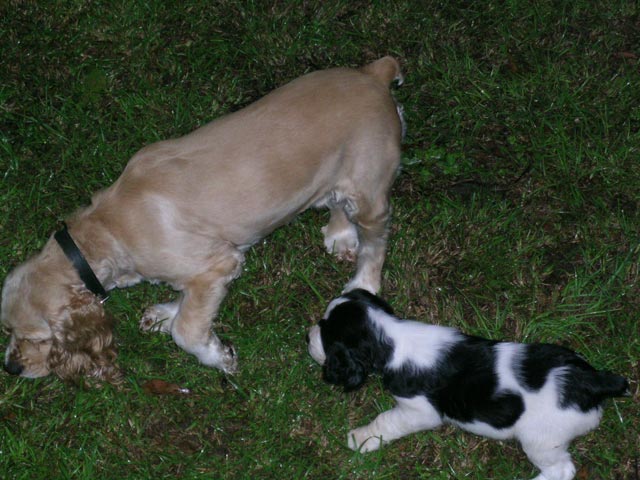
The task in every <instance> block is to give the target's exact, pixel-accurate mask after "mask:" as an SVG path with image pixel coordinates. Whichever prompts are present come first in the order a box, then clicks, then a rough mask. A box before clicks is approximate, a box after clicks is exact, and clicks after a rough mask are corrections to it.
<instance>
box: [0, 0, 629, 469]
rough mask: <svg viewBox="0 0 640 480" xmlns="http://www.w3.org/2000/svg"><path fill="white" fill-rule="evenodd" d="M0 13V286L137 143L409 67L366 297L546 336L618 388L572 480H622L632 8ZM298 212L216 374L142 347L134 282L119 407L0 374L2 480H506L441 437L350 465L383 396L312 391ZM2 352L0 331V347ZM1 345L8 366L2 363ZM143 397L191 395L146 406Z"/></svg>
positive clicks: (318, 277)
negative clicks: (234, 361) (294, 85)
mask: <svg viewBox="0 0 640 480" xmlns="http://www.w3.org/2000/svg"><path fill="white" fill-rule="evenodd" d="M176 5H179V6H174V5H173V4H172V2H163V1H160V0H146V1H145V2H121V1H115V2H77V1H65V2H47V1H42V2H35V1H18V0H8V1H7V2H3V3H0V279H4V277H5V276H6V274H7V273H8V272H9V270H10V269H11V268H12V267H13V266H15V265H17V264H18V263H20V262H22V261H24V260H25V259H26V258H27V257H28V256H29V255H31V254H33V253H35V252H36V251H37V250H38V249H39V248H40V247H41V246H42V245H43V244H44V242H45V241H46V239H47V238H48V236H49V235H50V234H51V232H52V231H54V229H55V228H56V227H57V225H58V222H59V221H60V220H61V219H63V218H64V217H65V216H66V215H68V214H69V213H71V212H72V211H73V210H75V209H76V208H78V207H79V206H81V205H85V204H87V203H88V202H89V199H90V196H91V194H92V193H93V192H95V191H96V190H97V189H100V188H102V187H105V186H107V185H109V184H110V183H112V182H113V181H114V180H115V179H116V178H117V177H118V175H119V174H120V172H121V171H122V169H123V168H124V166H125V164H126V162H127V160H128V159H129V158H130V156H131V155H132V154H133V153H134V152H136V151H137V150H138V149H139V148H141V147H142V146H143V145H145V144H148V143H151V142H154V141H156V140H159V139H164V138H169V137H175V136H178V135H182V134H184V133H187V132H189V131H191V130H193V129H195V128H196V127H198V126H199V125H202V124H204V123H206V122H207V121H209V120H211V119H213V118H216V117H218V116H220V115H223V114H225V113H227V112H230V111H234V110H237V109H239V108H241V107H243V106H245V105H247V104H248V103H250V102H252V101H254V100H256V99H257V98H259V97H260V96H262V95H264V94H265V93H267V92H268V91H270V90H272V89H273V88H275V87H276V86H279V85H281V84H283V83H285V82H287V81H288V80H290V79H293V78H294V77H296V76H299V75H301V74H304V73H305V72H309V71H312V70H315V69H321V68H327V67H333V66H359V65H362V64H364V63H366V62H369V61H371V60H373V59H376V58H378V57H380V56H383V55H386V54H391V55H394V56H396V57H397V58H398V59H399V60H400V61H401V63H402V66H403V70H404V72H405V76H406V82H405V84H404V85H403V86H402V87H401V88H399V89H397V90H396V91H395V95H396V97H397V98H398V100H399V101H400V102H401V103H402V104H403V105H404V108H405V112H406V120H407V123H408V135H407V138H406V140H405V145H404V147H403V168H402V171H401V173H400V175H399V177H398V179H397V181H396V183H395V186H394V190H393V205H394V218H393V224H392V226H391V235H390V242H389V251H388V257H387V262H386V265H385V270H384V274H383V294H384V296H385V298H387V300H389V302H390V303H391V304H392V305H393V306H394V308H395V309H396V311H397V312H398V313H400V314H401V315H402V316H405V317H411V318H417V319H419V320H422V321H425V322H430V323H437V324H443V325H454V326H457V327H460V328H462V329H464V330H465V331H467V332H469V333H472V334H477V335H483V336H488V337H491V338H507V339H512V340H517V341H524V342H534V341H544V342H557V343H559V344H563V345H566V346H569V347H571V348H574V349H576V350H578V351H580V352H581V353H583V354H584V356H586V358H587V359H588V360H589V361H590V363H592V364H593V365H594V366H596V367H598V368H606V369H610V370H614V371H616V372H618V373H621V374H623V375H625V376H627V377H628V378H629V379H630V380H631V386H632V393H633V397H632V398H627V399H621V400H617V401H616V402H615V403H614V402H612V403H610V404H608V405H607V408H606V411H605V415H604V418H603V421H602V424H601V426H600V428H599V429H598V430H596V431H594V432H592V433H590V434H589V435H587V436H586V437H583V438H581V439H579V440H577V441H576V442H575V443H574V444H573V447H572V449H571V452H572V454H573V456H574V459H575V462H576V465H577V466H578V468H579V475H578V478H579V479H580V480H584V479H589V480H638V478H639V476H638V468H639V467H638V463H639V461H640V460H639V458H640V454H639V448H640V447H639V446H638V445H639V443H640V439H639V436H640V433H639V432H640V409H639V408H638V382H637V380H638V377H639V375H640V372H639V370H640V362H639V360H640V340H639V327H638V317H639V314H640V301H639V300H638V299H639V298H640V296H639V293H640V292H639V285H638V277H639V275H640V271H639V264H640V242H639V233H638V232H639V228H640V198H639V193H638V192H639V191H640V10H639V8H640V7H639V5H638V2H637V1H629V0H610V1H607V2H591V1H589V0H575V1H573V2H568V1H550V0H543V1H540V2H528V1H524V0H511V1H497V0H489V1H478V2H470V1H464V0H454V1H449V2H446V1H441V2H432V1H425V0H422V1H417V0H415V1H411V0H399V1H394V2H391V1H389V2H383V1H380V2H378V1H376V2H364V1H347V0H331V1H325V2H319V1H318V2H312V1H302V0H291V1H276V2H261V1H258V0H251V1H237V0H236V1H232V0H221V1H217V2H199V1H195V0H187V1H185V2H180V3H179V4H178V3H176ZM327 218H328V215H327V213H326V212H315V211H314V212H307V213H305V214H303V215H302V216H300V217H299V218H297V219H296V220H295V221H293V222H292V223H291V224H290V225H287V226H286V227H284V228H281V229H280V230H278V231H276V232H275V233H274V234H273V235H271V236H270V237H268V238H267V239H266V241H265V242H263V243H261V244H259V245H258V246H256V247H255V248H253V249H252V250H251V251H250V252H249V254H248V256H247V263H246V267H245V272H244V274H243V275H242V276H241V277H240V278H239V279H238V280H237V281H236V282H235V283H233V284H232V286H231V289H230V293H229V296H228V297H227V299H226V300H225V302H224V304H223V307H222V310H221V314H220V317H219V318H218V319H217V320H216V329H217V331H218V332H219V333H220V334H221V336H222V337H223V338H224V339H225V340H227V341H230V342H232V343H233V344H234V345H235V346H236V347H237V350H238V354H239V356H240V372H239V374H238V375H236V376H234V377H225V376H224V375H223V374H221V373H220V372H218V371H214V370H210V369H208V368H206V367H203V366H201V365H199V364H198V363H197V361H196V360H195V358H194V357H192V356H189V355H187V354H186V353H184V352H183V351H181V350H180V349H179V348H178V347H177V346H175V345H174V344H173V342H172V341H171V340H170V339H169V338H168V337H165V336H161V335H143V334H142V333H141V332H139V331H138V327H137V323H138V318H139V317H140V316H141V314H142V312H143V310H144V308H145V307H147V306H149V305H151V304H153V303H156V302H158V301H160V300H167V299H169V298H171V295H172V292H171V291H170V290H168V289H166V288H163V287H161V286H151V285H149V284H143V285H140V286H137V287H135V288H131V289H127V290H120V291H117V292H114V294H113V295H112V298H111V300H110V301H109V302H108V304H107V310H108V311H109V313H110V314H112V315H113V316H114V317H115V318H116V319H117V327H116V337H117V339H118V346H119V352H120V353H119V363H120V365H121V366H122V368H123V369H124V370H125V372H126V383H125V385H124V388H122V389H119V390H117V389H114V388H112V387H105V388H102V389H83V388H78V387H76V386H73V385H66V384H64V383H62V382H61V381H59V380H58V379H56V378H44V379H38V380H26V379H20V378H14V377H10V376H9V375H6V374H1V375H0V478H3V479H13V478H15V479H28V480H35V479H58V478H60V479H71V478H73V479H98V478H99V479H121V478H136V479H137V478H141V479H144V478H154V479H158V478H184V479H200V478H202V479H204V478H215V479H222V478H237V479H243V478H254V479H298V478H311V479H371V478H376V479H383V478H386V479H399V478H402V479H414V478H416V479H417V478H422V479H430V480H439V479H478V480H487V479H495V480H502V479H513V478H530V477H532V476H534V473H535V472H534V469H533V467H532V466H531V465H530V464H529V462H528V461H527V459H526V458H525V456H524V454H523V453H522V451H521V450H520V449H519V447H518V446H517V445H516V444H514V443H510V442H494V441H488V440H486V439H483V438H479V437H476V436H473V435H471V434H467V433H463V432H460V431H458V430H455V429H453V428H448V427H447V428H444V429H441V430H438V431H435V432H425V433H421V434H417V435H412V436H410V437H407V438H404V439H402V440H400V441H398V442H396V443H394V444H392V445H390V446H389V447H388V448H385V449H383V450H382V451H379V452H375V453H371V454H367V455H360V454H357V453H354V452H351V451H350V450H348V449H347V448H346V434H347V431H348V430H349V429H350V428H354V427H356V426H360V425H362V424H364V423H365V422H369V421H370V420H371V419H372V418H373V417H374V416H375V415H376V414H377V413H378V412H380V411H382V410H385V409H388V408H389V407H390V406H391V405H392V404H393V400H392V398H391V397H390V395H388V394H386V393H385V392H384V391H383V390H382V388H381V384H380V382H379V381H378V379H376V378H373V379H372V381H370V382H369V385H368V386H367V387H366V388H364V389H363V390H362V391H359V392H357V393H354V394H344V393H342V392H341V391H339V390H338V389H336V388H333V387H330V386H328V385H326V384H324V383H323V382H322V381H321V378H320V377H321V372H320V368H319V367H318V366H317V365H315V364H314V362H313V361H312V359H311V358H310V357H309V356H308V355H307V353H306V344H305V334H306V331H307V329H308V328H309V326H310V325H312V323H313V322H314V321H316V320H317V319H318V318H319V316H320V315H321V314H322V312H323V311H324V309H325V307H326V304H327V302H328V301H329V300H330V299H331V298H332V297H334V296H336V295H337V294H339V292H340V291H341V289H342V286H343V285H344V284H345V283H346V281H347V280H348V279H349V276H350V274H351V272H352V268H353V266H352V265H349V264H343V263H339V262H337V261H336V260H335V259H334V258H333V257H331V256H330V255H328V254H327V253H326V252H325V251H324V248H323V246H322V236H321V233H320V227H321V225H323V224H324V223H326V220H327ZM7 340H8V337H7V336H6V335H4V334H2V335H0V345H1V346H2V349H4V345H6V342H7ZM2 351H3V350H2ZM151 379H161V380H164V381H166V382H170V383H174V384H177V385H179V386H180V387H183V388H188V389H189V390H190V392H191V393H190V394H186V395H156V394H151V393H147V391H146V390H145V389H144V388H143V387H144V385H145V384H146V382H148V381H149V380H151Z"/></svg>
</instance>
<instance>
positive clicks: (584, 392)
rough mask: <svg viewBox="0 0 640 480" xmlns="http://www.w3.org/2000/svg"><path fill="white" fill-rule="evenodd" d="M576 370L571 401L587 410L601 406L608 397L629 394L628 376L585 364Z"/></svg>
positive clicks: (569, 395)
mask: <svg viewBox="0 0 640 480" xmlns="http://www.w3.org/2000/svg"><path fill="white" fill-rule="evenodd" d="M576 367H577V368H576V369H575V370H574V375H573V381H574V382H575V384H574V387H573V388H572V389H571V392H570V393H569V392H568V391H566V392H565V393H567V394H568V397H571V400H569V398H566V397H565V399H566V400H569V402H570V403H577V404H578V405H579V406H580V407H581V409H582V410H584V411H587V410H591V409H592V408H595V407H598V406H600V405H601V404H602V403H603V402H604V401H605V400H606V399H608V398H614V397H624V396H627V395H629V382H628V381H627V379H626V378H624V377H622V376H620V375H617V374H615V373H612V372H608V371H606V370H602V371H598V370H596V369H594V368H593V367H591V366H590V365H589V367H590V368H585V367H584V366H583V365H579V366H576Z"/></svg>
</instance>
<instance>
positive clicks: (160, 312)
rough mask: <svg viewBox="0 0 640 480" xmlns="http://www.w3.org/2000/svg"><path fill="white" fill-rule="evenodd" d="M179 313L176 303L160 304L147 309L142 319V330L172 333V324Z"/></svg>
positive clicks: (140, 324)
mask: <svg viewBox="0 0 640 480" xmlns="http://www.w3.org/2000/svg"><path fill="white" fill-rule="evenodd" d="M177 313H178V306H177V304H176V303H160V304H158V305H153V306H151V307H149V308H147V309H146V310H145V311H144V314H143V315H142V318H141V319H140V323H139V326H140V330H142V331H143V332H163V333H169V332H170V331H171V323H172V322H173V319H174V318H175V316H176V314H177Z"/></svg>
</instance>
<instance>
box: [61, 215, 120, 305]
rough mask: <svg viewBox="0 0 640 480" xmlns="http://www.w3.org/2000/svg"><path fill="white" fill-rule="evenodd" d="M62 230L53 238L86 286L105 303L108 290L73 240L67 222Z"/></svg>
mask: <svg viewBox="0 0 640 480" xmlns="http://www.w3.org/2000/svg"><path fill="white" fill-rule="evenodd" d="M62 225H63V228H62V230H58V231H57V232H56V233H54V235H53V238H55V239H56V242H58V245H60V248H62V251H63V252H64V254H65V255H66V256H67V258H68V259H69V261H70V262H71V264H72V265H73V268H75V269H76V272H78V275H80V279H81V280H82V281H83V282H84V286H85V287H87V289H88V290H89V291H91V292H92V293H93V294H94V295H97V296H98V297H100V303H104V302H106V301H107V299H108V298H109V296H108V295H107V292H106V290H105V289H104V287H103V286H102V284H101V283H100V280H98V277H96V274H95V273H93V270H91V267H90V266H89V263H88V262H87V260H86V259H85V258H84V255H82V252H81V251H80V249H79V248H78V246H77V245H76V242H74V241H73V238H71V235H69V230H68V229H67V224H66V223H63V224H62Z"/></svg>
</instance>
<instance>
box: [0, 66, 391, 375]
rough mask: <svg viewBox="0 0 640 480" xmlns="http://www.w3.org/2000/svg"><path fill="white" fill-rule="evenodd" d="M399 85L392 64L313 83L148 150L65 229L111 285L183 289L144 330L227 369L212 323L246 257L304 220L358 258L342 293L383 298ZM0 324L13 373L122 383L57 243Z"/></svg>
mask: <svg viewBox="0 0 640 480" xmlns="http://www.w3.org/2000/svg"><path fill="white" fill-rule="evenodd" d="M394 79H401V73H400V69H399V66H398V63H397V61H396V60H395V59H393V58H391V57H385V58H382V59H380V60H378V61H376V62H373V63H372V64H369V65H366V66H364V67H363V68H362V69H360V70H354V69H346V68H336V69H330V70H324V71H319V72H314V73H311V74H308V75H305V76H303V77H300V78H298V79H296V80H294V81H292V82H291V83H289V84H287V85H285V86H283V87H281V88H279V89H277V90H275V91H273V92H271V93H270V94H269V95H267V96H265V97H264V98H262V99H260V100H258V101H257V102H255V103H253V104H251V105H249V106H248V107H246V108H244V109H243V110H240V111H237V112H235V113H232V114H230V115H227V116H224V117H222V118H219V119H217V120H215V121H213V122H211V123H209V124H207V125H204V126H203V127H201V128H199V129H198V130H195V131H194V132H192V133H190V134H188V135H185V136H184V137H181V138H177V139H173V140H167V141H162V142H158V143H155V144H152V145H149V146H147V147H145V148H143V149H142V150H140V151H139V152H138V153H136V154H135V155H134V156H133V158H132V159H131V160H130V161H129V163H128V165H127V166H126V168H125V169H124V172H123V173H122V175H121V176H120V178H119V179H118V180H117V181H116V182H115V183H114V184H113V185H112V186H111V187H109V188H107V189H106V190H104V191H102V192H99V193H97V194H96V195H95V196H94V197H93V199H92V204H91V206H89V207H87V208H85V209H82V210H80V211H79V212H77V213H76V214H75V215H74V216H72V217H71V218H70V219H69V220H68V221H67V223H68V225H69V231H70V233H71V235H72V237H73V238H74V240H75V241H76V243H77V244H78V246H79V248H80V249H81V250H82V252H83V254H84V255H85V257H86V258H87V260H88V261H89V263H90V265H91V266H92V268H93V270H94V271H95V272H96V275H97V276H98V278H99V279H100V281H101V282H102V283H103V285H104V286H105V288H107V289H111V288H114V287H126V286H129V285H132V284H134V283H136V282H138V281H140V280H143V279H147V280H151V281H161V282H166V283H168V284H169V285H171V286H172V287H173V288H175V289H176V290H178V291H180V293H181V294H180V297H179V299H177V300H176V301H175V302H172V303H170V304H163V305H156V306H153V307H150V308H149V309H147V311H146V312H145V314H144V316H143V318H142V320H141V322H140V326H141V328H142V329H143V330H158V331H164V332H167V333H171V335H172V336H173V338H174V340H175V341H176V343H177V344H178V345H180V346H181V347H182V348H183V349H185V350H186V351H187V352H189V353H192V354H194V355H196V356H197V357H198V359H199V360H200V361H201V362H202V363H204V364H205V365H209V366H213V367H217V368H220V369H222V370H224V371H227V372H233V371H235V369H236V357H235V352H234V351H233V349H232V348H230V347H227V346H224V345H222V343H221V342H220V340H219V339H218V338H217V337H216V336H215V334H213V333H212V332H211V331H210V328H211V321H212V319H213V318H214V317H215V316H216V314H217V311H218V307H219V305H220V302H221V301H222V299H223V298H224V296H225V294H226V290H227V285H228V283H229V282H230V281H231V280H233V279H234V278H236V277H237V276H238V275H239V273H240V272H241V269H242V264H243V260H244V252H245V251H246V250H247V249H248V248H249V247H250V246H251V245H253V244H254V243H256V242H257V241H259V240H260V239H262V238H263V237H264V236H266V235H267V234H269V233H270V232H271V231H273V230H274V229H275V228H277V227H279V226H280V225H283V224H285V223H287V222H288V221H290V220H291V219H292V218H293V217H294V216H296V215H297V214H298V213H300V212H302V211H304V210H305V209H307V208H309V207H328V208H329V209H330V211H331V218H330V221H329V224H328V225H327V226H326V227H324V228H323V233H324V235H325V245H326V247H327V249H328V250H329V251H330V252H332V253H334V254H336V255H338V256H340V257H342V258H356V257H357V271H356V274H355V276H354V277H353V279H352V280H351V281H350V282H349V283H348V284H347V286H346V287H345V290H350V289H352V288H365V289H367V290H370V291H372V292H376V291H377V290H378V289H379V288H380V274H381V269H382V264H383V261H384V256H385V248H386V237H387V224H388V219H389V213H390V207H389V198H388V194H389V189H390V186H391V183H392V181H393V179H394V176H395V173H396V170H397V168H398V165H399V161H400V141H401V121H400V118H399V113H398V110H397V108H396V105H395V102H394V101H393V98H392V97H391V95H390V93H389V91H388V85H389V83H390V82H391V81H392V80H394ZM1 316H2V322H3V323H4V324H5V326H7V327H8V328H9V329H10V330H11V332H12V337H11V343H10V345H9V347H8V349H7V353H6V357H5V368H7V369H8V370H11V369H13V370H16V369H18V367H23V370H22V372H21V375H23V376H30V377H35V376H42V375H46V374H48V373H50V372H54V373H56V374H57V375H59V376H61V377H63V378H72V377H76V376H94V377H96V378H100V379H105V380H108V381H114V379H117V378H119V377H118V374H117V373H116V372H117V369H116V368H115V367H114V359H115V350H114V348H113V340H112V337H111V324H110V322H109V321H108V320H107V318H106V316H105V314H104V310H103V307H102V305H101V304H100V303H99V302H97V299H96V298H95V297H94V296H93V295H92V294H90V293H89V292H87V291H86V289H85V288H84V287H83V285H82V282H81V281H80V279H79V277H78V275H77V274H76V272H75V271H74V270H73V268H72V266H71V265H70V263H69V262H68V260H67V259H66V258H65V257H64V254H63V253H62V251H61V249H60V247H59V246H58V245H57V244H56V243H55V241H54V240H53V239H52V238H51V239H49V242H48V243H47V244H46V245H45V247H44V248H43V250H42V251H41V252H40V253H39V254H38V255H36V256H34V257H33V258H31V259H30V260H28V261H27V262H25V263H24V264H23V265H21V266H19V267H18V268H16V269H15V270H14V271H13V272H11V274H10V275H9V276H8V277H7V279H6V281H5V284H4V288H3V294H2V311H1ZM34 345H39V347H38V348H36V347H34ZM9 366H11V367H13V368H8V367H9ZM14 373H15V372H14Z"/></svg>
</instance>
